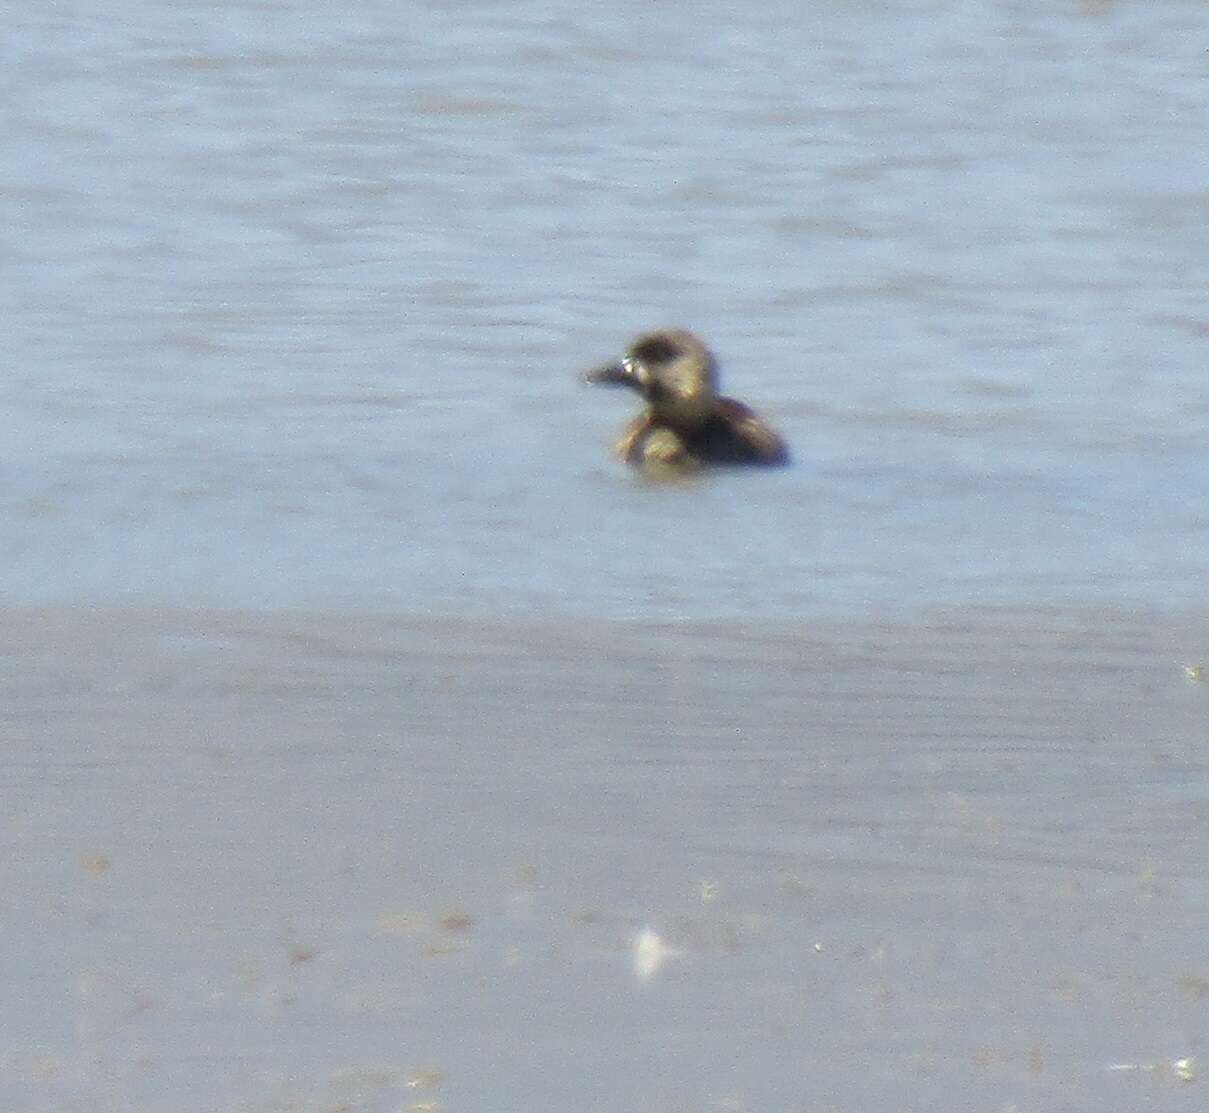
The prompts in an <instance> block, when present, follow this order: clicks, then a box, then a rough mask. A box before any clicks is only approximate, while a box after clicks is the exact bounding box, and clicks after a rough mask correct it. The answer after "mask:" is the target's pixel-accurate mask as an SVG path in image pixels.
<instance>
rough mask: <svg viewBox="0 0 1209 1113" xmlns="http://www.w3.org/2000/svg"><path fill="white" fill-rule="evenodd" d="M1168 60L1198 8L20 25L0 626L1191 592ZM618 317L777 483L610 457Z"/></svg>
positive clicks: (1188, 390)
mask: <svg viewBox="0 0 1209 1113" xmlns="http://www.w3.org/2000/svg"><path fill="white" fill-rule="evenodd" d="M1207 32H1209V13H1206V11H1205V8H1204V6H1203V5H1201V4H1199V3H1164V4H1160V5H1153V4H1152V5H1141V4H1132V3H1118V4H1113V3H1097V4H1075V3H1070V4H1057V5H1055V4H1048V3H1047V4H1041V3H1036V4H1032V3H999V4H990V3H987V4H973V5H971V4H956V3H935V2H933V3H901V4H869V3H856V4H852V3H844V4H833V5H823V6H815V8H814V9H812V11H811V12H810V13H808V14H803V13H802V12H801V11H800V10H799V6H797V5H779V4H774V5H771V6H769V5H765V6H764V7H762V8H761V10H760V11H759V12H750V11H747V10H746V9H740V8H736V7H733V6H730V5H707V7H706V9H705V10H703V12H702V14H701V16H700V18H699V20H696V21H693V22H692V23H690V24H686V23H685V20H684V18H683V16H682V14H681V13H680V12H679V11H678V9H674V8H660V7H651V6H649V5H644V4H630V3H622V4H609V5H599V4H593V5H586V6H585V5H582V4H574V5H570V4H567V5H562V4H558V3H540V4H538V3H535V4H521V5H498V4H490V3H477V4H459V5H456V6H454V7H449V6H447V5H437V4H433V5H407V6H406V7H405V8H400V7H399V6H398V5H394V4H383V3H372V2H371V3H362V4H359V5H358V6H357V8H356V10H355V12H351V13H350V12H349V11H346V10H344V9H335V8H328V7H325V6H323V5H316V4H309V3H304V2H295V3H287V4H277V5H263V4H259V3H244V4H241V3H231V4H226V5H223V6H221V7H220V8H218V9H215V8H214V6H213V5H195V4H187V3H173V4H159V3H157V4H151V3H124V4H119V5H116V6H114V5H110V6H109V7H108V8H107V9H106V13H105V15H104V16H103V17H102V16H100V15H87V14H80V15H78V17H77V14H71V15H69V14H68V12H67V11H66V10H65V9H63V8H62V7H61V6H50V7H46V6H43V7H37V8H30V9H29V10H28V11H26V12H24V13H20V14H19V15H18V16H17V18H16V20H15V22H14V21H10V26H9V28H8V33H7V36H6V42H7V45H6V46H5V48H4V50H5V54H6V59H5V66H4V72H5V75H6V76H5V84H6V90H5V93H6V101H7V103H8V105H9V109H8V118H9V127H8V129H7V135H6V140H7V141H6V144H5V147H6V151H5V154H4V156H3V157H4V159H5V163H6V165H7V168H8V172H7V174H6V176H5V177H6V181H5V184H4V187H3V189H2V190H0V228H5V229H7V230H8V231H7V233H6V234H5V241H6V242H5V244H4V251H5V254H6V260H5V270H6V274H7V275H8V277H9V282H7V283H5V284H4V286H5V288H4V290H3V292H2V293H0V298H2V299H3V304H2V306H0V310H2V317H3V321H4V325H3V329H4V332H5V333H6V338H5V348H6V351H7V352H8V361H7V363H8V368H9V369H8V371H7V372H6V373H5V374H4V376H3V379H2V381H0V399H2V404H0V436H2V437H3V440H4V443H5V444H6V449H5V453H4V465H3V466H4V484H3V491H2V492H0V500H2V503H0V512H2V513H3V515H4V518H5V520H6V521H7V522H8V523H9V528H8V529H6V530H5V531H4V536H3V537H2V538H0V571H2V573H3V585H4V588H5V591H6V594H7V596H8V597H9V598H10V600H12V601H23V600H25V601H30V600H32V601H43V602H45V601H55V600H62V599H72V598H75V599H80V598H83V599H90V600H91V599H95V598H98V597H99V598H114V597H119V598H128V597H135V598H147V597H152V598H158V599H161V600H168V601H174V602H178V603H181V602H183V603H194V602H206V603H211V604H217V605H253V606H265V605H269V606H273V605H277V606H293V605H316V604H319V605H324V606H330V605H333V604H335V605H341V606H343V605H349V606H357V605H369V606H375V605H378V606H390V607H392V608H395V609H400V610H404V611H416V610H424V609H431V610H433V611H436V612H439V613H451V612H457V613H474V614H498V613H500V612H503V611H515V612H527V611H531V610H534V609H537V610H542V611H547V610H555V611H560V612H563V613H575V614H586V615H642V614H651V615H666V616H677V615H696V616H699V617H709V616H713V615H717V614H720V613H725V614H734V615H738V614H749V615H766V616H778V615H785V614H810V613H817V612H819V611H839V612H845V611H849V610H851V609H853V608H869V609H871V610H874V611H876V612H884V611H885V609H886V608H888V607H895V608H902V607H905V608H907V609H908V610H909V609H910V608H911V607H914V606H916V605H919V604H921V603H924V604H927V603H933V602H961V601H968V600H972V599H987V598H991V599H995V600H1000V601H1004V602H1018V601H1024V602H1029V601H1032V600H1035V599H1050V600H1063V599H1068V598H1072V597H1073V598H1078V599H1082V600H1091V601H1099V602H1102V603H1104V602H1107V603H1112V602H1116V601H1119V600H1123V599H1124V600H1130V601H1132V602H1134V603H1143V604H1148V603H1149V604H1159V605H1167V604H1169V603H1171V604H1176V605H1178V604H1180V603H1182V602H1184V601H1188V600H1195V599H1199V598H1200V596H1201V594H1202V590H1201V589H1202V573H1203V571H1204V567H1205V561H1204V558H1203V553H1204V550H1205V545H1206V539H1207V527H1209V517H1207V516H1206V514H1205V511H1204V507H1205V503H1206V498H1207V496H1209V479H1207V478H1206V477H1207V476H1209V449H1207V448H1206V445H1207V444H1209V385H1207V380H1206V377H1205V375H1204V368H1205V365H1206V356H1207V353H1209V343H1207V337H1209V316H1207V315H1206V309H1205V306H1206V304H1209V299H1207V298H1206V294H1207V292H1209V290H1207V287H1209V221H1206V219H1205V217H1206V213H1209V191H1207V189H1206V185H1205V183H1206V181H1207V180H1209V152H1207V149H1206V147H1205V144H1204V142H1203V118H1202V116H1203V113H1202V112H1201V108H1202V107H1203V91H1204V90H1203V81H1204V54H1203V50H1202V45H1203V43H1204V42H1205V41H1206V38H1207ZM664 323H685V324H689V325H691V326H693V327H695V328H697V329H698V330H699V331H701V332H702V333H703V334H704V335H706V336H707V337H708V338H709V339H710V340H711V342H712V343H713V344H714V345H715V346H716V348H717V350H718V352H719V354H720V356H721V358H722V359H723V361H724V369H725V374H726V385H727V386H728V388H729V389H731V390H732V391H733V392H734V393H735V394H737V395H739V396H740V397H742V398H745V399H747V400H749V401H751V402H752V403H754V404H756V405H757V407H758V408H760V409H762V410H763V411H765V412H766V413H767V414H768V415H769V417H770V418H771V419H773V420H774V421H775V422H776V423H777V424H778V425H779V426H780V427H781V428H782V429H783V430H784V431H785V433H786V435H787V436H788V438H789V439H790V441H791V443H792V444H793V446H794V449H795V452H796V456H797V461H798V463H797V466H796V467H795V468H794V469H793V470H791V471H789V472H786V473H784V474H779V475H775V476H767V475H764V476H759V477H754V476H750V477H749V476H733V475H732V476H726V477H724V478H721V479H719V480H718V481H717V482H712V481H711V482H709V483H707V484H704V485H702V486H700V487H698V488H695V489H693V490H691V491H689V492H685V491H683V490H674V491H668V490H648V489H645V488H642V487H641V486H636V485H635V484H634V482H633V481H632V479H631V477H629V476H627V475H626V474H624V472H623V470H622V469H621V468H620V467H619V466H617V465H615V464H614V463H613V462H612V461H611V460H609V458H608V455H607V449H608V446H609V444H610V443H611V441H612V439H613V438H614V437H615V435H616V434H617V432H618V430H619V429H620V426H621V425H622V423H623V421H624V420H625V417H626V415H627V414H628V412H629V409H630V403H629V401H628V400H626V399H622V398H619V397H617V396H616V395H609V394H606V393H604V392H593V391H591V390H589V389H587V388H586V387H583V386H582V385H581V384H580V383H579V382H577V380H576V373H577V372H578V371H580V370H582V369H583V368H584V367H585V366H587V365H589V364H591V363H592V362H594V361H597V360H599V359H601V358H604V357H606V356H608V355H610V354H612V353H614V352H616V351H618V350H619V349H620V348H621V346H622V345H623V344H624V343H625V342H626V341H627V340H628V339H629V337H630V336H631V335H632V334H633V333H634V332H635V331H637V330H639V329H643V328H647V327H651V326H653V325H658V324H664ZM686 551H687V552H691V554H692V560H693V566H692V569H691V574H687V575H686V570H685V566H684V555H685V552H686Z"/></svg>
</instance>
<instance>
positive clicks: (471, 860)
mask: <svg viewBox="0 0 1209 1113" xmlns="http://www.w3.org/2000/svg"><path fill="white" fill-rule="evenodd" d="M3 626H4V633H5V638H4V641H5V645H6V654H5V657H4V659H3V664H4V668H3V671H2V673H0V707H3V711H2V712H0V724H2V725H3V729H4V733H5V737H6V744H5V748H4V756H3V759H2V760H0V779H2V781H3V784H4V785H5V788H6V793H5V795H6V799H7V805H6V808H5V811H4V814H3V816H2V817H0V844H2V845H3V846H4V847H5V859H6V866H5V883H4V888H3V893H2V894H0V927H2V928H3V934H4V938H5V940H6V945H5V952H6V955H7V963H6V977H5V983H6V992H5V994H4V995H3V996H2V997H0V1032H3V1037H0V1092H3V1093H4V1094H5V1098H6V1102H5V1104H6V1107H7V1108H10V1109H25V1108H29V1109H47V1108H56V1109H69V1108H70V1109H75V1108H79V1109H89V1110H97V1109H102V1110H107V1109H113V1110H129V1109H163V1108H172V1109H178V1110H216V1109H246V1110H276V1109H299V1110H316V1111H318V1110H332V1109H348V1110H367V1111H377V1110H398V1109H411V1110H417V1111H418V1110H420V1109H423V1108H426V1106H425V1105H424V1103H425V1102H436V1103H437V1107H438V1108H441V1109H474V1110H479V1109H481V1110H488V1109H491V1110H500V1109H503V1110H522V1109H561V1108H582V1109H615V1108H634V1109H650V1110H658V1111H663V1110H669V1111H671V1110H690V1109H693V1110H740V1111H742V1110H751V1111H757V1110H769V1109H777V1110H782V1109H844V1110H854V1111H862V1110H868V1111H870V1113H873V1111H880V1110H885V1109H891V1108H893V1109H913V1110H916V1109H917V1110H938V1111H939V1110H952V1109H964V1108H981V1109H997V1110H1006V1109H1013V1108H1018V1109H1026V1108H1038V1109H1063V1110H1083V1109H1112V1108H1134V1109H1140V1108H1148V1109H1173V1110H1174V1109H1188V1110H1193V1109H1199V1108H1201V1107H1202V1105H1203V1089H1204V1077H1203V1074H1204V1069H1205V1065H1204V1040H1205V999H1206V994H1207V993H1209V988H1207V987H1209V963H1207V961H1206V955H1205V949H1204V913H1205V907H1206V899H1207V898H1209V871H1207V870H1206V863H1205V855H1204V847H1205V846H1206V845H1209V792H1207V791H1206V758H1205V745H1204V722H1205V713H1206V706H1207V704H1206V700H1207V699H1209V689H1207V688H1206V687H1205V685H1204V683H1203V682H1198V681H1195V680H1193V679H1191V678H1190V677H1189V676H1188V675H1186V673H1185V670H1184V668H1183V667H1182V664H1181V662H1184V663H1189V662H1203V661H1204V659H1205V654H1206V652H1207V648H1206V642H1205V636H1204V629H1205V627H1204V622H1203V618H1201V619H1198V620H1197V621H1196V622H1189V623H1188V624H1187V625H1186V626H1178V625H1172V624H1162V623H1156V622H1155V621H1154V619H1153V616H1150V615H1146V614H1137V613H1125V612H1115V613H1114V612H1103V611H1052V610H1051V611H1043V610H1032V611H1015V610H986V611H981V612H977V613H970V612H968V611H963V612H961V613H957V612H951V613H943V612H937V613H934V614H932V615H930V616H929V617H928V619H927V620H926V621H920V622H915V623H887V622H864V623H861V622H851V621H844V622H840V621H833V622H818V623H815V624H812V625H810V626H809V627H801V626H798V625H796V624H781V625H769V624H760V625H750V624H742V623H739V624H736V623H729V624H728V623H719V622H713V623H662V624H649V623H645V624H636V623H630V622H625V623H617V622H610V623H599V622H598V623H585V622H579V623H575V624H565V623H550V622H547V623H540V624H539V623H533V622H520V623H517V622H504V621H499V622H494V623H490V622H469V621H466V622H461V623H458V622H449V621H444V620H442V621H432V620H414V619H412V620H405V619H392V618H382V617H368V616H366V617H361V618H355V617H348V616H344V617H341V616H336V615H330V614H328V615H323V614H315V615H305V614H291V615H278V616H275V617H271V618H268V617H265V616H262V615H256V614H250V613H241V612H225V613H220V612H209V613H201V612H184V611H163V612H148V611H145V610H141V611H130V610H121V611H115V610H110V611H102V612H93V613H91V614H83V613H81V612H78V611H68V612H63V611H47V610H35V611H17V612H13V611H9V612H5V613H4V615H3ZM644 932H645V933H646V940H647V941H646V943H645V944H644V946H643V947H638V946H637V943H638V941H639V940H640V939H642V938H643V933H644ZM660 947H662V948H665V949H666V950H665V951H664V952H663V953H662V954H661V951H660ZM644 958H645V960H646V969H645V976H644V971H643V969H642V960H643V959H644ZM660 958H662V961H659V960H660ZM1189 1058H1191V1059H1192V1062H1191V1063H1190V1064H1184V1063H1183V1060H1185V1059H1189ZM1114 1068H1130V1069H1114ZM1181 1075H1185V1076H1187V1077H1181ZM427 1108H431V1107H427Z"/></svg>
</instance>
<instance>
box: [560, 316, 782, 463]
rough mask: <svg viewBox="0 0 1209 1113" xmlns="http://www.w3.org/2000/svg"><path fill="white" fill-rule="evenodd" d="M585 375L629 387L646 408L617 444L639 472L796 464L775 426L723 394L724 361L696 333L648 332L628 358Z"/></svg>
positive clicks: (621, 454) (677, 330)
mask: <svg viewBox="0 0 1209 1113" xmlns="http://www.w3.org/2000/svg"><path fill="white" fill-rule="evenodd" d="M584 377H585V379H586V380H587V381H588V382H589V383H593V384H598V385H603V386H623V387H628V388H629V389H630V390H634V391H637V393H638V394H639V395H641V396H642V398H643V400H644V401H645V402H646V408H645V410H643V412H642V413H640V414H639V415H638V416H637V417H636V418H634V419H633V420H632V421H630V423H629V424H628V425H627V426H626V427H625V430H624V432H623V433H622V435H621V439H620V440H619V441H618V442H617V446H616V453H617V455H618V456H619V457H620V458H621V459H622V460H624V461H626V462H627V463H629V464H631V465H633V466H634V467H636V468H639V469H642V470H644V471H647V472H650V473H680V474H683V473H689V472H696V471H699V470H701V469H702V468H705V467H710V466H714V465H728V464H729V465H734V464H741V465H744V464H745V465H757V466H763V467H780V466H784V465H785V464H788V463H789V448H788V446H787V445H786V443H785V441H784V440H783V439H782V438H781V436H780V434H779V433H777V432H776V430H775V429H773V428H772V426H771V425H769V424H768V422H766V421H765V420H764V419H763V418H762V417H760V415H759V414H757V413H756V412H755V411H754V410H752V409H751V408H750V407H749V406H746V405H744V404H743V403H742V402H739V401H736V400H735V399H734V398H725V397H722V396H721V395H720V394H719V393H718V362H717V360H716V359H715V358H714V354H713V353H712V352H711V351H710V350H709V348H707V347H706V345H705V343H704V342H703V341H702V340H701V339H700V338H699V337H697V336H695V335H693V333H691V332H689V331H688V329H682V328H669V329H659V330H657V331H655V332H648V333H645V334H644V335H642V336H639V337H638V338H637V339H636V340H635V341H634V342H633V343H632V344H631V345H630V346H629V348H628V349H626V353H625V355H624V356H623V357H622V358H621V359H620V360H618V361H615V362H612V363H607V364H605V365H604V366H601V367H596V368H593V369H592V370H591V371H589V372H587V374H586V375H585V376H584Z"/></svg>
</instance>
